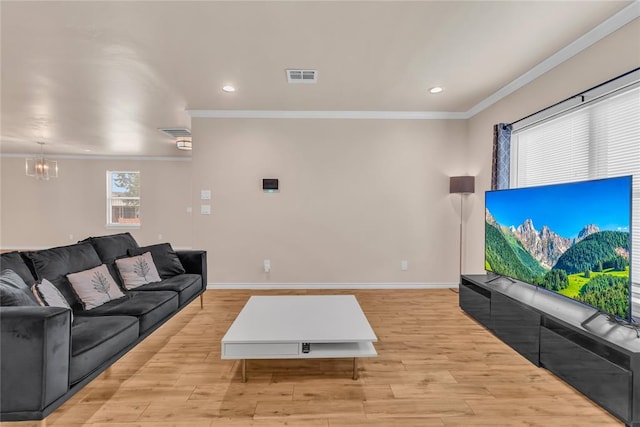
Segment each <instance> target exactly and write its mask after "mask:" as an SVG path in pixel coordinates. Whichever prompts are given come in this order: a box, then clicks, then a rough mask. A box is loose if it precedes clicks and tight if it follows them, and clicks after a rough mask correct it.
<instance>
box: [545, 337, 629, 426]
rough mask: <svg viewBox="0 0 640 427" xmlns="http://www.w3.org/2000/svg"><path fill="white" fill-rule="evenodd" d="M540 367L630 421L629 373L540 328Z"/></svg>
mask: <svg viewBox="0 0 640 427" xmlns="http://www.w3.org/2000/svg"><path fill="white" fill-rule="evenodd" d="M540 363H541V364H542V366H544V367H545V368H547V369H549V370H550V371H551V372H553V373H554V374H556V375H557V376H559V377H560V378H562V379H563V380H565V381H566V382H567V383H569V384H571V385H572V386H574V387H575V388H577V389H578V390H580V391H581V392H582V393H584V394H585V395H586V396H588V397H589V398H591V399H592V400H594V401H595V402H598V404H599V405H601V406H602V407H604V408H605V409H607V410H608V411H609V412H611V413H612V414H614V415H615V416H617V417H619V418H621V419H623V420H628V419H630V418H631V396H632V393H631V391H632V382H631V381H632V373H631V371H628V370H626V369H623V368H621V367H620V366H618V365H616V364H614V363H611V362H609V361H608V360H606V359H604V358H602V357H600V356H598V355H597V354H595V353H592V352H590V351H589V350H587V349H585V348H584V347H582V346H580V345H578V344H576V343H574V342H573V341H569V340H568V339H566V338H565V337H563V336H561V335H559V334H557V333H555V332H553V331H551V330H549V329H547V328H545V327H542V328H541V330H540Z"/></svg>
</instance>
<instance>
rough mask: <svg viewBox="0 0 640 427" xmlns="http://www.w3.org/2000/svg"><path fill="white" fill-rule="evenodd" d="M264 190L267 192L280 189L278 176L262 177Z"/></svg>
mask: <svg viewBox="0 0 640 427" xmlns="http://www.w3.org/2000/svg"><path fill="white" fill-rule="evenodd" d="M262 190H263V191H266V192H267V193H273V192H274V191H278V179H277V178H263V179H262Z"/></svg>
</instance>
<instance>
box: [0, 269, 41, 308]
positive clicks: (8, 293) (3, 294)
mask: <svg viewBox="0 0 640 427" xmlns="http://www.w3.org/2000/svg"><path fill="white" fill-rule="evenodd" d="M37 305H38V303H37V301H36V300H35V298H34V297H33V295H31V294H30V292H29V287H28V286H27V284H26V283H24V280H22V277H20V276H19V275H18V273H16V272H15V271H13V270H8V269H7V270H2V272H1V273H0V306H3V307H17V306H37Z"/></svg>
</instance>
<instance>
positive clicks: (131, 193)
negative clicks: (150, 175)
mask: <svg viewBox="0 0 640 427" xmlns="http://www.w3.org/2000/svg"><path fill="white" fill-rule="evenodd" d="M107 226H108V227H140V172H138V171H135V172H132V171H116V172H114V171H107Z"/></svg>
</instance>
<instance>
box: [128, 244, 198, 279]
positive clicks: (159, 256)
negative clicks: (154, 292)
mask: <svg viewBox="0 0 640 427" xmlns="http://www.w3.org/2000/svg"><path fill="white" fill-rule="evenodd" d="M145 252H151V256H152V257H153V262H154V263H155V265H156V268H157V269H158V273H159V274H160V277H161V278H163V279H166V278H169V277H173V276H177V275H178V274H183V273H184V272H185V270H184V267H183V266H182V263H181V262H180V259H179V258H178V255H177V254H176V252H175V251H174V250H173V248H172V247H171V244H170V243H159V244H157V245H150V246H145V247H142V248H136V249H129V251H128V253H129V255H140V254H142V253H145Z"/></svg>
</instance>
